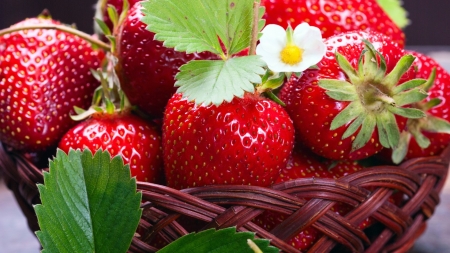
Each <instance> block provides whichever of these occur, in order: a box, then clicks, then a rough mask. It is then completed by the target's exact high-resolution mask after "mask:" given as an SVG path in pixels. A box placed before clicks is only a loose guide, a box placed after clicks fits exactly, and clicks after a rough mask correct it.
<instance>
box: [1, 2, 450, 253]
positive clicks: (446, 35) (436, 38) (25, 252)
mask: <svg viewBox="0 0 450 253" xmlns="http://www.w3.org/2000/svg"><path fill="white" fill-rule="evenodd" d="M96 1H97V0H0V29H2V28H5V27H8V26H10V25H12V24H14V23H17V22H19V21H21V20H23V19H25V18H26V17H33V16H36V15H38V14H39V13H40V12H41V11H42V10H43V9H45V8H46V9H48V10H49V11H50V13H51V14H52V16H53V18H54V19H57V20H60V21H61V22H63V23H67V24H76V26H77V27H78V28H79V29H80V30H82V31H85V32H88V33H92V32H93V16H94V6H95V3H96ZM404 7H405V9H406V10H407V11H408V13H409V19H410V20H411V23H410V25H409V26H407V27H406V28H405V30H404V31H405V34H406V38H407V40H406V44H407V48H410V49H414V50H417V51H419V52H423V53H427V54H429V55H430V56H432V57H433V58H434V59H435V60H437V61H438V62H439V63H440V64H441V65H442V66H443V67H444V68H445V69H446V70H447V71H450V30H449V29H447V28H446V25H448V24H450V15H448V10H450V1H448V0H427V1H424V0H405V1H404ZM441 198H442V199H441V200H442V202H441V204H440V206H439V207H438V209H437V210H436V212H435V214H434V216H433V217H432V218H431V219H430V220H429V222H428V229H427V231H426V233H425V234H424V235H423V236H422V237H421V238H420V239H419V240H418V241H417V243H416V245H415V247H414V248H413V249H412V250H411V251H410V253H447V252H450V241H449V240H448V238H449V237H450V219H449V216H450V180H447V184H446V187H445V189H444V190H443V192H442V194H441ZM0 252H9V253H37V252H39V243H38V241H37V240H36V238H35V236H34V235H33V234H32V233H31V232H30V231H29V229H28V227H27V225H26V220H25V217H24V216H23V214H22V213H21V211H20V210H19V207H18V205H17V203H16V201H15V199H14V197H13V195H12V193H11V192H10V191H9V190H8V189H7V188H6V186H5V185H4V183H3V182H2V180H1V178H0Z"/></svg>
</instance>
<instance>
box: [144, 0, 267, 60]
mask: <svg viewBox="0 0 450 253" xmlns="http://www.w3.org/2000/svg"><path fill="white" fill-rule="evenodd" d="M253 2H254V1H253V0H240V1H235V0H222V1H210V0H189V1H180V0H158V1H145V2H142V7H143V10H142V12H143V14H144V17H143V18H142V22H144V23H145V24H147V29H148V30H150V31H152V32H154V33H155V34H156V35H155V39H157V40H161V41H164V46H166V47H171V48H172V47H173V48H175V50H177V51H186V52H187V53H193V52H203V51H209V52H212V53H215V54H217V55H220V56H222V57H225V54H226V52H223V50H222V48H221V44H220V42H219V39H218V38H220V41H221V42H222V43H223V45H224V47H225V48H226V49H227V52H228V54H229V55H231V54H234V53H238V52H240V51H242V50H243V49H244V48H246V47H248V46H249V45H250V39H251V32H252V22H253ZM263 10H264V9H260V11H261V12H263ZM260 14H262V13H260ZM258 25H259V26H261V24H260V22H258Z"/></svg>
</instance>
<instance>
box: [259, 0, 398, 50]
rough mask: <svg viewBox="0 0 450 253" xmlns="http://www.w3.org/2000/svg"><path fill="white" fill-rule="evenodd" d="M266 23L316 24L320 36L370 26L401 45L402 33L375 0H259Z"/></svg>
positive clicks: (282, 24) (328, 35)
mask: <svg viewBox="0 0 450 253" xmlns="http://www.w3.org/2000/svg"><path fill="white" fill-rule="evenodd" d="M261 4H262V5H263V6H265V7H266V13H265V16H264V18H265V19H266V24H278V25H281V26H284V27H286V26H287V24H288V23H290V24H291V26H292V27H296V26H297V25H298V24H300V23H302V22H307V23H309V25H312V26H316V27H319V28H320V30H321V31H322V37H323V38H328V37H330V36H333V35H335V34H338V33H341V32H347V31H353V30H366V29H370V30H373V31H377V32H380V33H383V34H385V35H387V36H389V37H390V38H391V40H393V41H394V42H396V43H398V45H399V46H400V47H403V46H404V44H405V34H404V33H403V32H402V30H401V29H400V28H399V27H398V26H397V25H396V24H395V23H394V22H393V21H392V20H391V19H390V18H389V16H388V15H387V14H386V13H385V12H384V11H383V9H382V8H381V7H380V6H379V5H378V4H377V2H376V1H375V0H261Z"/></svg>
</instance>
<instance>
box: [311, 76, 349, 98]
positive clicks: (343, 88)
mask: <svg viewBox="0 0 450 253" xmlns="http://www.w3.org/2000/svg"><path fill="white" fill-rule="evenodd" d="M319 86H320V87H322V88H323V89H325V90H327V91H326V94H327V95H328V96H329V97H331V98H333V99H335V100H338V101H354V100H357V99H358V93H357V92H356V88H355V86H354V85H353V84H351V83H349V82H347V81H342V80H335V79H322V80H320V81H319Z"/></svg>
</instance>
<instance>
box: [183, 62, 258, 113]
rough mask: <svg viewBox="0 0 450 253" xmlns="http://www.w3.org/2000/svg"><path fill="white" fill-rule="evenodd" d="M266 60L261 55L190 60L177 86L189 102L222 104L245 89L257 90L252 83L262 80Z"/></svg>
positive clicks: (239, 94) (241, 94) (240, 94)
mask: <svg viewBox="0 0 450 253" xmlns="http://www.w3.org/2000/svg"><path fill="white" fill-rule="evenodd" d="M263 66H265V63H264V61H262V60H261V59H260V57H259V56H255V55H254V56H244V57H236V58H230V59H228V60H226V61H221V60H217V61H213V60H205V61H191V62H188V63H187V64H185V65H183V66H181V68H180V72H179V73H178V74H177V75H176V79H177V82H176V83H175V86H178V87H180V88H179V89H178V92H180V93H183V95H184V96H185V97H187V98H188V99H189V100H190V101H195V103H197V104H202V103H203V104H206V105H209V104H211V103H213V104H216V105H219V104H221V103H222V102H223V101H228V102H229V101H231V100H232V99H233V98H234V97H235V96H236V97H243V96H244V92H245V91H247V92H254V89H255V88H254V86H253V84H257V83H261V75H264V73H265V70H264V69H263Z"/></svg>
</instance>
